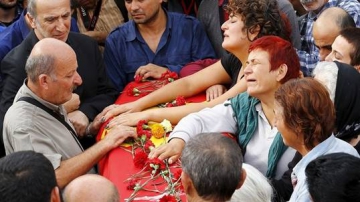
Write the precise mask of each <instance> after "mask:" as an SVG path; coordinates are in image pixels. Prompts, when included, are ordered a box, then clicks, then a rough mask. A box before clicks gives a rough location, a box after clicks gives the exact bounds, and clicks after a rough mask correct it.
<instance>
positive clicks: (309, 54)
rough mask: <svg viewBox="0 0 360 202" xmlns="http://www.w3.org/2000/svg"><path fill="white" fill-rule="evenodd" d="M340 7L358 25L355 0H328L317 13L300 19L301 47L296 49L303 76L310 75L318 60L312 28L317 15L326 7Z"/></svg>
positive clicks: (359, 11) (359, 6)
mask: <svg viewBox="0 0 360 202" xmlns="http://www.w3.org/2000/svg"><path fill="white" fill-rule="evenodd" d="M335 6H337V7H340V8H342V9H344V10H345V11H347V12H348V13H349V15H351V16H352V17H353V19H354V21H355V23H356V26H357V27H360V3H359V2H358V1H357V0H329V1H328V2H327V3H326V4H325V5H324V7H323V8H322V9H321V10H320V12H319V13H317V14H316V13H314V12H309V13H308V14H307V15H306V16H304V18H302V20H301V21H300V35H301V49H300V50H297V54H298V56H299V59H300V65H301V71H302V72H303V73H304V75H305V76H311V73H312V71H313V69H314V68H315V66H316V64H317V63H318V62H319V49H318V48H317V47H316V46H315V43H314V37H313V35H312V29H313V25H314V22H315V21H316V19H317V18H318V17H319V15H320V14H321V13H322V12H323V11H324V10H325V9H327V8H330V7H335Z"/></svg>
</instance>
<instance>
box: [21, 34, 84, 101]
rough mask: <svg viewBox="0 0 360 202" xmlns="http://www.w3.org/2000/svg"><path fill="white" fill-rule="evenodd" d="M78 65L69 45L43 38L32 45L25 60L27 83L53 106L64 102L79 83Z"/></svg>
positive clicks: (69, 97) (80, 81)
mask: <svg viewBox="0 0 360 202" xmlns="http://www.w3.org/2000/svg"><path fill="white" fill-rule="evenodd" d="M77 67H78V64H77V60H76V54H75V52H74V50H73V49H72V48H71V47H70V46H69V45H68V44H66V43H65V42H63V41H60V40H57V39H54V38H44V39H42V40H40V41H39V42H38V43H37V44H36V45H35V46H34V47H33V49H32V51H31V53H30V56H29V58H28V60H27V61H26V65H25V70H26V73H27V75H28V82H27V85H28V87H29V88H30V90H32V91H33V92H34V93H35V94H36V95H38V96H39V97H40V98H42V99H44V100H46V101H48V102H50V103H52V104H55V105H60V104H64V103H65V102H67V101H69V100H70V99H71V97H72V93H73V90H74V89H75V88H76V87H77V86H79V85H81V83H82V80H81V77H80V75H79V74H78V73H77V71H76V70H77Z"/></svg>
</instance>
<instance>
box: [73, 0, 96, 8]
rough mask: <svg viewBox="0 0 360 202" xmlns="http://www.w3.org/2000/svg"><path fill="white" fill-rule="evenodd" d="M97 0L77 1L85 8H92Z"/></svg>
mask: <svg viewBox="0 0 360 202" xmlns="http://www.w3.org/2000/svg"><path fill="white" fill-rule="evenodd" d="M96 2H97V0H77V3H78V4H79V5H80V6H82V7H83V8H85V9H93V8H95V6H96Z"/></svg>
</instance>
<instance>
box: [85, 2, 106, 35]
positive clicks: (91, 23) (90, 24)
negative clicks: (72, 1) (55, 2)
mask: <svg viewBox="0 0 360 202" xmlns="http://www.w3.org/2000/svg"><path fill="white" fill-rule="evenodd" d="M101 4H102V0H99V1H98V3H97V4H96V7H95V11H94V15H93V17H92V18H91V19H90V15H89V12H88V11H87V10H86V9H85V8H83V7H82V6H80V11H81V12H80V13H81V19H82V21H83V23H84V26H85V28H86V29H87V30H88V31H94V29H95V25H96V22H97V20H98V19H99V14H100V9H101Z"/></svg>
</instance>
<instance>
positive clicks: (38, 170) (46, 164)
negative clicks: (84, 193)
mask: <svg viewBox="0 0 360 202" xmlns="http://www.w3.org/2000/svg"><path fill="white" fill-rule="evenodd" d="M0 199H1V201H4V202H5V201H6V202H20V201H21V202H34V201H37V202H60V191H59V188H58V186H57V183H56V177H55V171H54V168H53V166H52V165H51V163H50V161H49V160H48V159H47V158H45V156H44V155H43V154H40V153H36V152H34V151H19V152H15V153H12V154H9V155H7V156H6V157H3V158H1V159H0Z"/></svg>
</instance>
